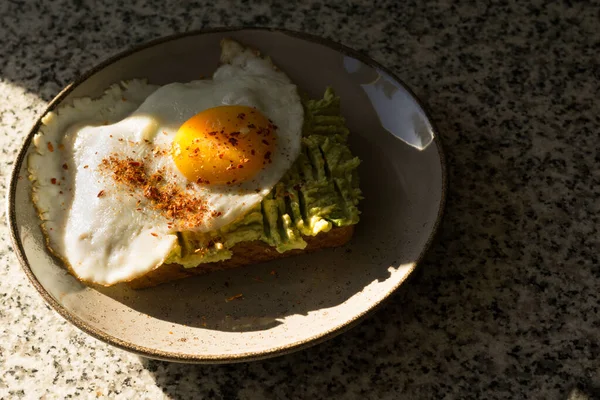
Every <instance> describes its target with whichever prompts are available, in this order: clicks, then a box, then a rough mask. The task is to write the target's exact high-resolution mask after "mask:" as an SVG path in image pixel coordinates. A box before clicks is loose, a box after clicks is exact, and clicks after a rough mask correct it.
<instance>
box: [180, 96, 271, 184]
mask: <svg viewBox="0 0 600 400" xmlns="http://www.w3.org/2000/svg"><path fill="white" fill-rule="evenodd" d="M275 129H277V127H276V126H275V125H274V124H273V123H272V122H271V121H270V120H269V119H268V118H267V117H265V116H264V115H263V114H262V113H261V112H260V111H258V110H257V109H256V108H253V107H247V106H237V105H236V106H219V107H214V108H209V109H207V110H205V111H202V112H200V113H198V114H196V115H194V116H193V117H192V118H190V119H188V120H187V121H186V122H185V123H184V124H183V125H181V127H180V128H179V130H178V131H177V134H176V135H175V139H174V140H173V145H172V148H171V155H172V157H173V161H174V162H175V165H176V166H177V168H178V169H179V171H180V172H181V173H182V174H183V175H184V176H185V177H186V178H187V179H188V180H190V181H194V182H197V183H201V184H207V185H221V184H227V185H231V184H235V183H240V182H244V181H247V180H250V179H252V177H254V176H255V175H256V174H257V173H258V172H259V171H261V170H262V169H263V168H264V167H265V166H266V165H267V164H269V163H270V162H271V157H272V156H273V152H274V150H275V145H276V136H275Z"/></svg>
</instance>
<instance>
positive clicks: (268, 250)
mask: <svg viewBox="0 0 600 400" xmlns="http://www.w3.org/2000/svg"><path fill="white" fill-rule="evenodd" d="M353 234H354V225H350V226H344V227H341V228H333V229H331V230H330V231H329V232H321V233H319V234H318V235H316V236H303V238H304V240H305V241H306V243H307V245H306V248H305V249H303V250H297V249H296V250H289V251H286V252H284V253H279V252H277V250H275V248H274V247H271V246H269V245H268V244H266V243H264V242H262V241H259V240H255V241H251V242H242V243H238V244H236V245H235V246H233V247H232V248H231V251H232V252H233V255H232V257H231V258H230V259H228V260H224V261H219V262H212V263H206V264H200V265H198V266H197V267H195V268H184V267H183V266H181V265H179V264H163V265H161V266H160V267H158V268H156V269H155V270H153V271H150V272H149V273H147V274H145V275H143V276H141V277H139V278H136V279H134V280H132V281H130V282H128V283H127V284H128V285H129V286H130V287H131V288H133V289H144V288H149V287H153V286H157V285H160V284H163V283H166V282H170V281H174V280H177V279H183V278H188V277H190V276H194V275H202V274H206V273H208V272H212V271H219V270H224V269H229V268H236V267H241V266H244V265H250V264H256V263H259V262H265V261H270V260H275V259H279V258H284V257H289V256H294V255H297V254H304V253H309V252H313V251H315V250H319V249H324V248H328V247H338V246H342V245H344V244H346V243H347V242H348V241H350V239H351V238H352V235H353Z"/></svg>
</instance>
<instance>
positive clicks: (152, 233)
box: [150, 232, 158, 237]
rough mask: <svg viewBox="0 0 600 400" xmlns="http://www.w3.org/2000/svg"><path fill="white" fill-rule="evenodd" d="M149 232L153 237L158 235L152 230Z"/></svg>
mask: <svg viewBox="0 0 600 400" xmlns="http://www.w3.org/2000/svg"><path fill="white" fill-rule="evenodd" d="M150 234H151V235H152V236H154V237H158V235H157V234H156V233H154V232H150Z"/></svg>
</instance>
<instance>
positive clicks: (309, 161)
mask: <svg viewBox="0 0 600 400" xmlns="http://www.w3.org/2000/svg"><path fill="white" fill-rule="evenodd" d="M303 105H304V112H305V114H304V126H303V132H302V151H301V153H300V156H299V157H298V159H297V160H296V161H295V163H294V164H293V165H292V167H291V168H290V170H289V171H288V172H287V174H286V175H284V177H283V178H282V179H281V180H280V181H279V183H278V184H277V185H276V186H275V187H274V188H273V190H272V191H271V192H270V193H269V194H268V195H267V196H266V197H265V198H264V199H263V201H262V202H261V203H260V204H257V205H256V207H254V208H253V209H252V210H251V211H250V212H248V213H247V214H246V215H245V216H244V217H242V218H241V219H239V220H237V221H236V222H233V223H231V224H229V225H227V226H225V227H223V228H221V229H219V230H217V231H214V232H208V233H199V232H180V233H178V238H179V240H178V245H177V246H175V248H174V249H173V250H172V252H171V254H170V255H169V257H168V258H167V259H166V260H165V263H177V264H181V265H183V266H184V267H187V268H192V267H195V266H197V265H198V264H202V263H209V262H215V261H222V260H226V259H228V258H230V257H231V255H232V252H231V248H232V247H233V246H234V245H235V244H236V243H240V242H247V241H254V240H261V241H263V242H265V243H267V244H269V245H270V246H273V247H275V248H276V249H277V251H278V252H280V253H283V252H285V251H287V250H292V249H303V248H305V247H306V242H305V241H304V239H303V238H302V237H303V236H316V235H318V234H319V233H320V232H327V231H329V230H330V229H331V228H333V227H341V226H347V225H353V224H356V223H357V222H358V220H359V214H360V211H359V210H358V208H357V205H358V202H359V200H360V199H361V198H362V196H361V191H360V189H359V187H358V174H357V169H356V168H357V167H358V165H359V164H360V160H359V159H358V157H354V156H353V155H352V153H351V152H350V149H349V148H348V144H347V141H348V134H349V131H348V128H347V127H346V125H345V120H344V118H343V117H342V116H341V115H340V98H339V97H338V96H336V95H335V93H334V91H333V89H331V88H327V90H326V91H325V94H324V95H323V98H322V99H320V100H308V99H305V100H303Z"/></svg>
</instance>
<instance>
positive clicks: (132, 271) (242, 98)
mask: <svg viewBox="0 0 600 400" xmlns="http://www.w3.org/2000/svg"><path fill="white" fill-rule="evenodd" d="M221 61H222V63H223V65H221V66H220V67H219V68H218V69H217V70H216V71H215V73H214V75H213V77H212V79H206V80H198V81H193V82H189V83H172V84H168V85H165V86H162V87H156V86H152V85H148V84H145V83H143V82H141V81H131V82H127V83H123V84H121V85H118V86H113V87H111V88H109V89H108V91H107V92H106V93H105V95H104V96H103V97H101V98H100V99H97V100H91V99H78V100H76V101H74V102H73V105H72V106H67V107H63V108H61V109H59V110H58V111H57V112H56V113H52V112H51V113H49V114H48V115H46V116H45V118H44V119H43V124H44V126H43V127H42V128H41V130H40V133H39V134H38V135H36V137H35V138H34V143H35V147H36V151H35V152H34V153H33V154H32V155H31V156H30V157H29V170H30V179H31V180H32V181H33V200H34V203H35V205H36V207H37V209H38V211H39V213H40V216H41V218H42V220H43V224H42V226H43V229H44V231H45V233H46V235H47V238H48V241H49V247H50V248H51V250H52V251H53V252H54V253H55V254H57V255H58V256H59V257H60V258H62V259H63V260H64V261H65V263H66V264H67V266H68V267H69V269H70V270H71V272H72V273H73V274H74V275H75V276H76V277H77V278H79V279H80V280H83V281H88V282H93V283H98V284H102V285H111V284H115V283H118V282H123V281H129V280H132V279H134V278H136V277H138V276H141V275H144V274H145V273H147V272H149V271H151V270H152V269H154V268H157V267H158V266H160V265H161V264H162V263H163V262H164V260H165V258H166V257H167V256H168V255H169V254H170V252H171V251H172V250H173V249H174V248H175V246H176V244H177V232H181V231H198V232H209V231H214V230H216V229H220V228H222V227H224V226H226V225H228V224H230V223H232V222H234V221H235V220H237V219H238V218H241V217H243V216H244V215H245V214H246V213H247V212H248V211H249V210H250V209H251V208H252V207H254V206H255V205H256V204H257V203H259V202H260V201H262V199H263V198H264V196H265V195H266V194H268V193H269V192H270V191H271V189H272V188H273V186H274V185H275V184H276V183H277V182H278V181H279V180H280V179H281V178H282V176H283V175H284V174H285V172H286V171H287V170H288V169H289V168H290V166H291V165H292V163H293V162H294V161H295V159H296V158H297V157H298V155H299V153H300V142H301V131H302V124H303V118H304V115H303V108H302V104H301V101H300V98H299V96H298V92H297V88H296V86H295V85H294V84H293V83H291V81H290V80H289V78H288V77H287V76H286V75H285V74H284V73H283V72H281V71H278V70H276V69H275V68H274V67H273V65H272V64H271V62H270V61H269V60H267V59H263V58H261V57H260V56H258V55H257V54H255V53H254V52H253V51H251V50H249V49H246V48H244V47H242V46H241V45H240V44H238V43H236V42H234V41H231V40H225V41H223V42H222V55H221Z"/></svg>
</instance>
